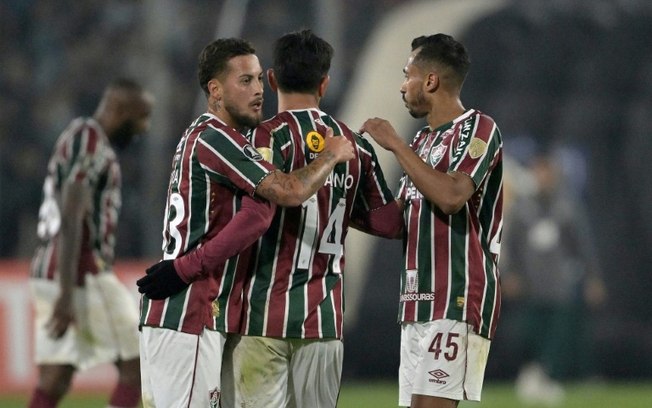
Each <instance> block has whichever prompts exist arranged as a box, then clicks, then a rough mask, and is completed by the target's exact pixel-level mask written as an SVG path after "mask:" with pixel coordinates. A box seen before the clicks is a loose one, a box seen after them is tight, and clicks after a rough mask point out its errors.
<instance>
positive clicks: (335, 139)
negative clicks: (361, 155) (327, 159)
mask: <svg viewBox="0 0 652 408" xmlns="http://www.w3.org/2000/svg"><path fill="white" fill-rule="evenodd" d="M320 154H332V155H333V156H334V157H335V160H336V161H337V162H338V163H343V162H346V161H349V160H351V159H353V158H354V157H355V150H354V147H353V143H351V141H350V140H349V139H347V138H345V137H344V136H333V128H330V127H329V128H327V129H326V137H325V138H324V150H323V151H322V152H321V153H320Z"/></svg>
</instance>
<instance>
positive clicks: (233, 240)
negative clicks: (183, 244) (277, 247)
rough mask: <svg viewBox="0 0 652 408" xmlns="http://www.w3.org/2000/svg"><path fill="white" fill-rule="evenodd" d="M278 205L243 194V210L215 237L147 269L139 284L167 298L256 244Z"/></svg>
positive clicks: (154, 296) (148, 292) (152, 294)
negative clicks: (181, 254)
mask: <svg viewBox="0 0 652 408" xmlns="http://www.w3.org/2000/svg"><path fill="white" fill-rule="evenodd" d="M275 210H276V205H274V204H272V203H270V202H268V201H266V200H261V199H257V198H253V197H250V196H247V195H245V196H243V197H242V203H241V207H240V210H239V211H238V212H237V213H236V214H235V215H234V216H233V218H232V219H231V221H229V223H228V224H227V225H226V226H225V227H224V228H223V229H222V230H221V231H220V232H219V233H218V234H217V235H215V236H214V237H213V238H211V239H210V240H208V241H207V242H205V243H203V245H202V246H201V247H199V248H196V249H194V250H192V251H190V252H188V253H186V254H184V255H183V256H181V257H179V258H177V259H174V260H172V259H169V260H163V261H161V262H159V263H157V264H155V265H152V266H151V267H149V268H148V269H147V273H146V275H145V276H144V277H142V278H141V279H139V280H138V281H137V282H136V284H137V285H138V291H139V292H140V293H143V294H145V295H146V296H147V297H149V298H150V299H165V298H167V297H170V296H172V295H174V294H176V293H179V292H181V291H182V290H183V289H185V288H186V287H187V286H188V285H189V284H190V283H192V282H193V281H195V280H197V279H199V278H200V277H203V276H206V275H208V274H209V273H212V272H213V271H216V270H219V266H221V265H222V264H224V263H225V262H226V260H227V259H229V258H230V257H232V256H234V255H236V254H238V253H240V252H242V251H243V250H244V249H246V248H247V247H249V246H250V245H251V244H253V243H254V242H255V241H256V240H257V239H258V238H259V237H260V236H261V235H262V234H263V233H265V231H267V228H269V225H270V224H271V222H272V219H273V218H274V212H275Z"/></svg>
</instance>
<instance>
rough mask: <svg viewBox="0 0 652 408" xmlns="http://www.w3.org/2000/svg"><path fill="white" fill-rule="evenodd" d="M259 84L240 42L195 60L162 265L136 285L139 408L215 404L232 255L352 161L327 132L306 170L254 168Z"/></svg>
mask: <svg viewBox="0 0 652 408" xmlns="http://www.w3.org/2000/svg"><path fill="white" fill-rule="evenodd" d="M262 75H263V72H262V68H261V66H260V63H259V61H258V57H256V55H255V50H254V48H253V47H252V46H251V45H250V44H249V43H248V42H246V41H244V40H241V39H235V38H229V39H219V40H216V41H214V42H212V43H210V44H209V45H207V46H206V47H205V48H204V50H203V51H202V53H201V55H200V58H199V83H200V85H201V87H202V89H203V90H204V93H205V95H206V96H207V99H208V103H207V112H206V113H204V114H202V115H201V116H199V118H197V119H196V120H195V121H194V122H193V123H192V124H191V125H190V127H189V128H188V129H187V130H186V132H185V134H184V135H183V137H182V138H181V141H180V142H179V144H178V145H177V149H176V152H175V154H174V158H173V161H172V174H171V177H170V184H169V189H168V197H167V205H166V214H165V222H164V231H163V236H164V242H163V251H164V254H163V257H164V260H163V261H161V262H159V263H158V264H156V265H154V266H152V267H151V268H149V269H148V270H147V275H146V276H145V277H143V278H141V279H139V280H138V282H137V283H138V286H139V291H140V292H141V293H143V294H144V296H143V298H142V307H141V321H140V325H141V329H142V335H141V343H140V344H141V366H142V379H143V402H144V405H145V406H146V407H154V406H156V407H171V406H175V407H176V406H184V407H185V406H201V407H209V406H215V407H216V406H217V405H218V403H219V400H220V394H221V392H222V390H221V386H220V370H221V364H222V349H223V346H224V342H225V339H226V335H225V333H227V332H235V333H237V332H238V331H239V330H240V316H241V305H242V284H243V279H242V278H241V277H240V275H241V273H243V272H245V271H244V270H243V269H242V268H241V267H240V264H239V261H238V257H237V256H235V257H233V258H231V259H229V258H230V257H231V256H233V255H236V254H238V253H239V252H240V251H242V250H244V249H245V248H246V247H248V246H250V245H251V244H252V243H253V242H254V241H255V240H256V239H257V238H258V237H260V235H261V234H262V233H263V232H264V231H265V230H266V229H267V227H268V226H269V223H270V222H271V218H272V216H273V214H274V209H275V206H274V205H273V204H270V202H272V203H276V204H279V205H294V206H296V205H299V204H301V202H303V201H304V200H306V199H307V198H308V197H310V196H311V195H312V194H314V192H315V191H317V189H318V188H319V187H320V186H322V185H323V184H324V182H325V180H326V177H327V176H328V175H329V174H330V173H331V171H332V169H333V167H334V166H335V164H337V163H339V162H345V161H347V160H350V159H352V158H353V157H354V156H353V145H352V144H351V143H350V142H349V141H348V140H347V139H345V138H343V137H332V131H331V133H330V136H331V137H328V138H327V140H326V141H325V143H326V148H325V150H326V151H325V153H326V154H324V155H323V156H320V158H319V160H315V161H314V162H313V165H311V166H309V167H306V168H303V169H300V170H297V171H295V172H292V173H290V174H285V173H283V172H280V171H277V169H276V168H275V167H274V166H273V165H272V164H271V163H268V162H267V161H265V160H263V157H262V156H261V155H260V154H259V153H258V152H257V151H256V150H255V149H254V148H253V147H252V146H251V145H250V144H249V142H248V141H247V139H246V138H245V137H244V136H243V134H242V133H240V132H244V131H246V130H247V129H248V128H251V127H253V126H256V125H257V124H258V123H259V122H260V120H261V115H262V104H263V79H262ZM254 195H256V196H259V197H262V198H264V199H266V200H261V199H260V198H254ZM267 200H269V201H267ZM239 272H240V273H239Z"/></svg>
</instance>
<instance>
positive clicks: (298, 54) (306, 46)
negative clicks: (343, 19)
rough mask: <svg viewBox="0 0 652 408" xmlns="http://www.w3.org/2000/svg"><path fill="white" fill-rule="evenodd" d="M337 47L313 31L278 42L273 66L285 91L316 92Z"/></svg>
mask: <svg viewBox="0 0 652 408" xmlns="http://www.w3.org/2000/svg"><path fill="white" fill-rule="evenodd" d="M332 58H333V47H332V46H331V45H330V44H329V43H328V42H326V41H325V40H324V39H322V38H320V37H318V36H316V35H315V34H314V33H313V32H312V31H311V30H308V29H306V30H301V31H294V32H291V33H288V34H285V35H283V36H282V37H281V38H279V39H278V40H276V44H275V45H274V57H273V59H274V60H273V68H274V75H275V77H276V82H277V84H278V87H279V89H280V90H281V91H284V92H300V93H305V92H312V91H315V90H317V88H318V87H319V83H320V82H321V80H322V78H324V77H325V76H327V75H328V70H329V69H330V67H331V59H332Z"/></svg>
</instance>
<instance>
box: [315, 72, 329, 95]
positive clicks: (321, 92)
mask: <svg viewBox="0 0 652 408" xmlns="http://www.w3.org/2000/svg"><path fill="white" fill-rule="evenodd" d="M330 82H331V76H330V75H326V76H325V77H323V78H322V79H321V82H320V83H319V90H318V92H319V97H320V98H323V97H324V95H325V94H326V89H327V88H328V84H329V83H330Z"/></svg>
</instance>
